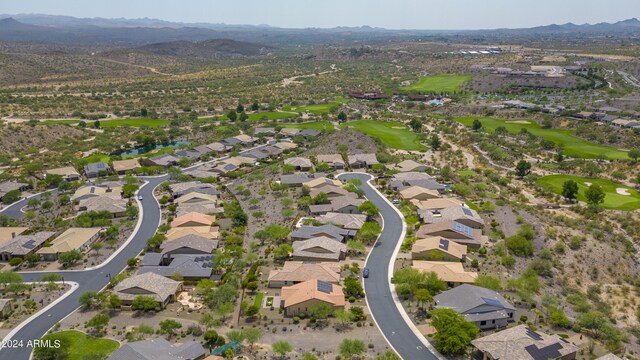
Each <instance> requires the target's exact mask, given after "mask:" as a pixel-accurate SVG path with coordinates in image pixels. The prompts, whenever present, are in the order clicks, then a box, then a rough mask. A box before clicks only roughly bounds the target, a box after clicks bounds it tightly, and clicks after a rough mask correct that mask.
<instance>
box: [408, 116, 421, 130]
mask: <svg viewBox="0 0 640 360" xmlns="http://www.w3.org/2000/svg"><path fill="white" fill-rule="evenodd" d="M409 127H410V128H411V129H412V130H413V132H420V131H421V130H422V121H420V120H418V119H411V121H409Z"/></svg>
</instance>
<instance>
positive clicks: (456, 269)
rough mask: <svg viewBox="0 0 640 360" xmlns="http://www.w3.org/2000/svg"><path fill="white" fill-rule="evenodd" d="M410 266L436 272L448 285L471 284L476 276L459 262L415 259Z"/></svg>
mask: <svg viewBox="0 0 640 360" xmlns="http://www.w3.org/2000/svg"><path fill="white" fill-rule="evenodd" d="M411 267H412V268H414V269H417V270H420V271H422V272H434V273H436V274H437V275H438V277H439V278H440V279H441V280H443V281H444V282H446V283H447V285H448V286H449V287H455V286H458V285H460V284H473V283H474V282H475V281H476V279H477V278H478V273H476V272H472V271H465V270H464V267H463V266H462V263H459V262H448V261H423V260H416V261H414V262H413V265H412V266H411Z"/></svg>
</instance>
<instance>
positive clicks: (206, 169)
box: [182, 165, 219, 179]
mask: <svg viewBox="0 0 640 360" xmlns="http://www.w3.org/2000/svg"><path fill="white" fill-rule="evenodd" d="M212 169H213V168H212V167H210V166H206V165H203V166H198V167H196V168H192V169H189V170H185V171H183V172H182V173H183V174H185V175H189V176H191V177H194V178H196V179H208V178H217V177H218V175H219V174H218V173H214V172H212V171H211V170H212Z"/></svg>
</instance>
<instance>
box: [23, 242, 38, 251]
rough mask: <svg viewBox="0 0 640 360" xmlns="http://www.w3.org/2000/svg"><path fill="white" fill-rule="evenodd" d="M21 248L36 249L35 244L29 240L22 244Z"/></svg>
mask: <svg viewBox="0 0 640 360" xmlns="http://www.w3.org/2000/svg"><path fill="white" fill-rule="evenodd" d="M22 247H23V248H25V249H33V248H34V247H36V242H35V240H29V241H27V242H26V243H24V244H22Z"/></svg>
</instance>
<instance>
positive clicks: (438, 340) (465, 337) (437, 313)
mask: <svg viewBox="0 0 640 360" xmlns="http://www.w3.org/2000/svg"><path fill="white" fill-rule="evenodd" d="M431 324H432V325H433V327H434V328H435V329H436V334H435V335H434V337H433V340H434V343H435V346H436V348H437V349H438V351H440V352H441V353H442V354H444V355H453V354H461V353H462V352H464V350H465V349H466V348H467V346H469V345H470V344H471V341H472V340H473V339H475V338H476V337H478V333H479V332H480V329H478V327H477V326H476V325H475V324H474V323H471V322H468V321H466V320H465V319H464V317H463V316H462V315H460V314H459V313H457V312H456V311H455V310H453V309H435V310H433V311H431Z"/></svg>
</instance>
